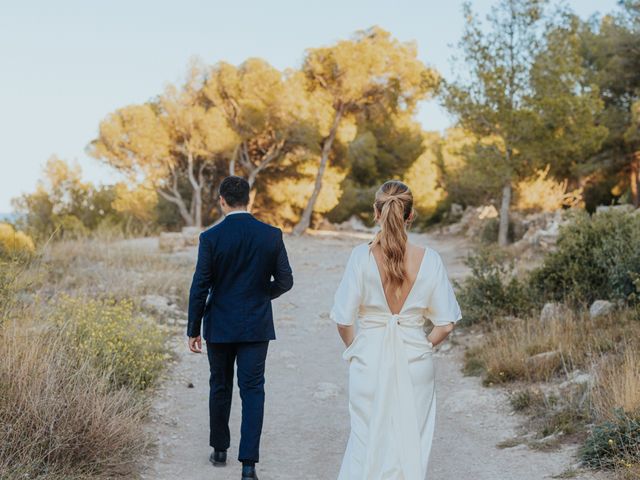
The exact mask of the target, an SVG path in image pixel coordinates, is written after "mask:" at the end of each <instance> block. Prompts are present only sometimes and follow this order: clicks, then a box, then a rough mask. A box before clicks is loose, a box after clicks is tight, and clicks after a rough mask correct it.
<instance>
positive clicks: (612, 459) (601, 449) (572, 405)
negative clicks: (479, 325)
mask: <svg viewBox="0 0 640 480" xmlns="http://www.w3.org/2000/svg"><path fill="white" fill-rule="evenodd" d="M466 369H467V371H469V372H473V371H475V373H479V374H482V375H483V376H484V382H485V384H487V385H494V384H508V383H512V384H514V385H515V386H516V389H517V390H516V391H515V392H514V393H512V394H511V403H512V406H513V408H514V410H516V411H520V412H522V413H524V414H526V415H527V417H528V419H529V420H528V426H529V429H531V430H533V431H535V432H537V436H536V437H534V438H528V437H521V438H516V439H511V440H510V441H509V442H508V443H507V444H506V445H504V446H505V447H508V446H512V445H513V444H518V443H526V444H528V445H529V446H530V447H532V448H538V449H546V448H553V447H557V446H558V445H559V444H561V443H562V442H564V441H567V440H571V441H579V442H584V444H583V447H582V449H581V458H582V460H583V462H584V463H585V465H587V466H589V467H593V468H597V469H607V470H612V471H614V472H615V474H616V478H621V479H632V478H633V479H638V478H640V321H638V311H637V309H636V310H634V309H629V310H623V311H618V312H616V313H614V314H612V315H611V316H608V317H602V318H598V319H591V318H590V317H589V315H588V314H587V313H586V312H583V313H570V312H567V313H566V314H565V315H563V316H562V317H558V318H553V319H551V320H549V321H546V322H542V321H540V320H539V319H537V318H531V319H529V320H518V319H512V320H499V321H496V322H494V323H493V324H492V325H491V327H490V331H488V333H487V334H486V335H485V339H484V342H483V344H482V345H480V346H478V347H475V348H472V349H470V350H468V351H467V354H466ZM577 370H579V371H581V372H587V373H589V374H590V378H591V381H588V382H586V383H572V382H571V381H565V380H571V378H573V376H572V373H575V372H576V371H577Z"/></svg>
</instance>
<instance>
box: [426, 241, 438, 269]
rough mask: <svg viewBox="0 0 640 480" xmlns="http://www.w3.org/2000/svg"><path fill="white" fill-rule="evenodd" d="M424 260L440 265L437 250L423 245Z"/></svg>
mask: <svg viewBox="0 0 640 480" xmlns="http://www.w3.org/2000/svg"><path fill="white" fill-rule="evenodd" d="M423 248H424V250H425V252H424V260H425V263H427V262H428V263H430V264H431V265H433V266H437V265H442V257H441V256H440V254H439V253H438V251H437V250H434V249H433V248H431V247H429V246H427V245H425V246H424V247H423Z"/></svg>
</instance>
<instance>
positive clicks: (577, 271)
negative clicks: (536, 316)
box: [530, 211, 640, 303]
mask: <svg viewBox="0 0 640 480" xmlns="http://www.w3.org/2000/svg"><path fill="white" fill-rule="evenodd" d="M638 272H640V216H638V215H633V214H629V213H622V212H616V211H611V212H605V213H598V214H595V215H593V216H592V217H590V216H589V215H587V214H580V215H577V216H576V217H575V218H574V220H573V221H571V222H570V223H569V224H568V225H566V226H565V227H563V228H562V230H561V234H560V238H559V240H558V246H557V250H556V251H554V252H552V253H549V254H548V255H546V256H545V258H544V261H543V264H542V266H541V267H539V268H537V269H536V270H535V271H534V272H533V273H532V276H531V280H530V285H531V287H532V289H534V290H536V291H537V292H538V294H539V295H541V296H542V297H543V298H545V299H549V300H560V301H565V300H566V301H569V302H573V303H590V302H593V301H594V300H597V299H604V300H622V301H632V302H636V301H637V300H638V294H637V290H636V285H635V283H634V282H635V281H636V280H637V274H638Z"/></svg>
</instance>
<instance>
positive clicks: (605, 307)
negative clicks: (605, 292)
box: [589, 300, 615, 318]
mask: <svg viewBox="0 0 640 480" xmlns="http://www.w3.org/2000/svg"><path fill="white" fill-rule="evenodd" d="M614 309H615V305H614V304H613V303H611V302H610V301H608V300H596V301H595V302H593V303H592V304H591V307H590V308H589V316H590V317H591V318H598V317H604V316H605V315H609V314H610V313H612V312H613V310H614Z"/></svg>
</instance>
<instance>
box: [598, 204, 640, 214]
mask: <svg viewBox="0 0 640 480" xmlns="http://www.w3.org/2000/svg"><path fill="white" fill-rule="evenodd" d="M633 210H634V207H633V205H631V204H629V203H625V204H623V205H599V206H598V207H596V213H605V212H623V213H631V212H633Z"/></svg>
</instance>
